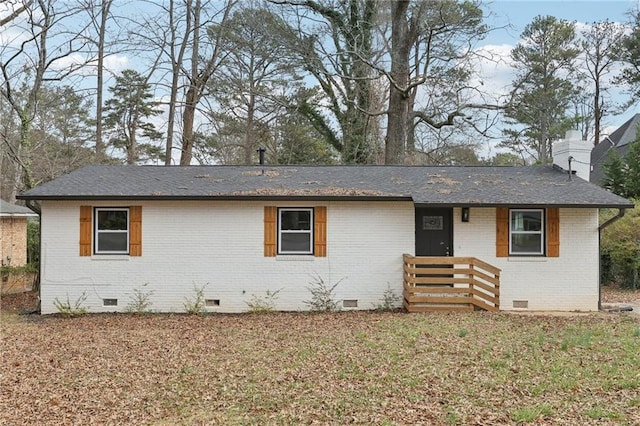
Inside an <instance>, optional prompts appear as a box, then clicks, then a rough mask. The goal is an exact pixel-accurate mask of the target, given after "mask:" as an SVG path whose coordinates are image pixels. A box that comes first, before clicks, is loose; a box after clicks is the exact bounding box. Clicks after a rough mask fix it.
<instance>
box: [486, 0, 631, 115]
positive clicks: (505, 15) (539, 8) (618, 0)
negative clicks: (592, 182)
mask: <svg viewBox="0 0 640 426" xmlns="http://www.w3.org/2000/svg"><path fill="white" fill-rule="evenodd" d="M639 7H640V0H590V1H584V0H582V1H572V0H563V1H551V0H497V1H493V2H487V3H486V5H485V7H484V10H485V16H486V24H487V25H489V26H490V27H494V28H497V29H496V30H495V31H492V32H491V33H490V34H489V35H488V36H487V37H486V38H485V40H483V41H482V42H481V43H480V46H483V47H484V48H485V49H488V50H490V51H491V52H493V53H496V54H499V55H501V56H502V57H504V58H505V61H506V62H504V63H502V64H497V65H496V64H491V65H489V64H486V65H485V66H484V71H485V76H486V77H487V80H489V81H485V84H489V85H491V87H493V88H494V89H493V90H495V91H496V92H499V91H501V88H504V87H505V86H506V85H508V84H509V82H510V81H511V79H512V76H513V75H512V69H511V67H509V64H508V56H509V51H510V50H511V49H512V48H513V47H514V46H515V45H516V44H517V43H518V39H519V37H520V34H521V33H522V31H523V30H524V27H525V26H526V25H527V24H529V23H531V21H533V19H534V18H535V17H536V16H538V15H542V16H545V15H551V16H555V17H556V18H559V19H566V20H568V21H575V22H576V26H577V28H578V30H579V29H580V28H585V25H588V24H589V23H592V22H595V21H602V20H605V19H608V20H609V21H612V22H620V23H627V22H629V20H630V16H629V12H630V11H635V10H638V8H639ZM635 113H640V102H638V103H636V105H635V106H633V107H631V108H630V109H629V110H627V111H625V112H624V113H623V114H621V115H618V116H610V117H607V118H606V119H605V124H606V125H607V126H610V127H613V128H617V127H618V126H619V125H621V124H623V123H624V122H625V121H626V120H627V119H628V118H630V117H631V116H632V115H633V114H635Z"/></svg>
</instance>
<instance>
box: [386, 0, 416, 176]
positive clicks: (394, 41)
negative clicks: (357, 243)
mask: <svg viewBox="0 0 640 426" xmlns="http://www.w3.org/2000/svg"><path fill="white" fill-rule="evenodd" d="M391 8H392V10H391V73H390V74H391V82H390V85H389V111H388V113H387V117H388V122H387V137H386V143H385V155H384V160H385V164H403V163H404V153H405V147H406V144H407V132H408V129H407V125H408V123H409V96H408V93H407V86H408V83H409V45H410V44H409V42H408V37H409V25H408V22H407V11H408V8H409V1H408V0H404V1H396V2H394V3H392V4H391Z"/></svg>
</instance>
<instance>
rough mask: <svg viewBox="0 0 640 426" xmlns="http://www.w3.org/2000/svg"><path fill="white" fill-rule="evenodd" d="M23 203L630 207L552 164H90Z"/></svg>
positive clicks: (29, 193)
mask: <svg viewBox="0 0 640 426" xmlns="http://www.w3.org/2000/svg"><path fill="white" fill-rule="evenodd" d="M19 198H22V199H28V200H47V199H51V200H98V199H110V200H116V199H117V200H127V199H135V200H167V199H178V200H180V199H185V200H187V199H192V200H193V199H311V200H336V199H347V200H413V201H414V202H415V203H416V204H430V205H442V206H505V205H518V206H547V205H555V206H576V207H632V206H633V204H632V203H631V202H629V201H628V200H625V199H624V198H621V197H619V196H617V195H615V194H612V193H610V192H608V191H606V190H604V189H602V188H600V187H598V186H596V185H593V184H590V183H588V182H585V181H584V180H582V179H580V178H578V177H575V176H574V177H573V178H572V179H571V180H569V176H568V174H567V173H566V172H564V171H561V170H557V169H554V168H551V167H542V166H531V167H448V166H445V167H437V166H429V167H427V166H424V167H422V166H170V167H166V166H110V165H92V166H87V167H84V168H82V169H80V170H77V171H75V172H72V173H70V174H68V175H65V176H62V177H59V178H57V179H55V180H53V181H51V182H48V183H45V184H43V185H40V186H38V187H36V188H33V189H31V190H29V191H27V192H25V193H23V194H21V195H20V196H19Z"/></svg>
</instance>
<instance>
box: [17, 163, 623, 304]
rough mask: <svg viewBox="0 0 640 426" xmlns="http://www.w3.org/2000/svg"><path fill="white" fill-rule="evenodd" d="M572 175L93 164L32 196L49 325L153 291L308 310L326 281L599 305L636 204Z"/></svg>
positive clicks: (357, 289) (355, 293)
mask: <svg viewBox="0 0 640 426" xmlns="http://www.w3.org/2000/svg"><path fill="white" fill-rule="evenodd" d="M569 177H570V176H569V174H568V173H567V172H566V171H564V170H562V169H560V168H558V167H553V168H552V167H542V166H536V167H418V166H413V167H411V166H185V167H182V166H181V167H177V166H176V167H160V166H109V165H95V166H87V167H85V168H83V169H80V170H77V171H75V172H73V173H70V174H68V175H65V176H62V177H60V178H58V179H55V180H53V181H51V182H49V183H46V184H43V185H41V186H39V187H36V188H34V189H32V190H29V191H27V192H26V193H24V194H22V195H21V196H20V198H22V199H25V200H28V201H36V200H37V201H38V202H39V203H40V207H41V225H42V229H41V232H42V235H41V244H42V246H41V249H42V252H41V312H42V313H43V314H48V313H55V312H56V307H55V305H54V301H55V300H56V299H58V300H60V301H64V300H67V298H68V299H69V300H71V301H72V302H73V301H74V300H76V299H78V298H80V297H81V296H82V295H83V294H84V295H85V296H86V300H85V301H84V302H83V303H84V306H85V307H86V308H87V309H88V310H89V312H110V311H123V310H125V308H126V306H127V305H128V304H129V303H130V302H131V300H132V297H133V295H134V290H135V289H144V291H147V292H152V293H151V299H150V300H151V302H152V305H151V309H152V310H154V311H161V312H183V311H184V303H185V300H186V299H191V298H193V296H194V292H195V290H194V288H204V297H205V299H206V301H207V303H206V305H207V307H206V309H207V310H209V311H211V312H242V311H246V310H247V308H248V307H247V302H249V301H250V300H251V298H252V297H254V296H256V297H262V296H264V295H265V294H266V292H267V291H270V292H275V291H277V290H280V291H279V293H278V296H277V299H276V300H275V307H276V308H277V309H279V310H305V309H308V305H307V304H305V303H304V302H305V301H308V300H309V299H310V293H309V289H308V287H309V285H310V283H311V282H312V281H313V280H314V279H316V278H317V277H321V278H322V279H323V280H324V281H325V282H327V283H331V284H333V283H335V282H338V281H340V284H339V285H338V286H337V287H336V289H335V297H336V300H339V301H340V303H341V306H344V307H345V308H346V309H371V308H372V307H374V305H376V304H378V303H380V300H381V298H382V296H383V293H384V292H385V290H387V289H388V288H391V289H392V290H393V291H394V292H395V294H397V295H398V296H401V295H403V294H404V299H405V306H407V307H409V308H411V309H410V310H421V309H449V308H460V309H474V308H476V309H478V308H484V309H489V310H498V309H502V310H510V309H529V310H582V311H591V310H597V309H598V303H599V266H598V265H599V261H598V259H599V254H598V252H599V240H598V235H599V224H598V209H599V208H602V207H613V208H619V209H625V208H631V207H633V204H632V203H630V202H629V201H628V200H625V199H623V198H620V197H618V196H616V195H614V194H611V193H609V192H607V191H605V190H604V189H602V188H599V187H597V186H596V185H592V184H590V183H588V182H585V181H584V180H582V179H579V178H576V177H575V176H574V177H573V178H571V179H570V178H569ZM143 286H144V287H143ZM416 289H420V290H419V291H418V290H416ZM425 289H426V290H425ZM403 290H404V293H403ZM400 300H402V299H400ZM454 302H455V303H454ZM400 303H401V302H400Z"/></svg>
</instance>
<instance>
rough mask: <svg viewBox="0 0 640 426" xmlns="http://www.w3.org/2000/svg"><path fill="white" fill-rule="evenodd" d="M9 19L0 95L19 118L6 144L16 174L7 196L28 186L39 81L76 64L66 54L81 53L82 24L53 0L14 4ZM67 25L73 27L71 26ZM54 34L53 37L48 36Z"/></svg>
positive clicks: (1, 49) (58, 76) (0, 58)
mask: <svg viewBox="0 0 640 426" xmlns="http://www.w3.org/2000/svg"><path fill="white" fill-rule="evenodd" d="M13 15H15V16H14V17H13V18H12V19H11V21H10V22H9V23H10V24H11V29H13V30H14V31H13V32H12V33H15V34H18V35H17V36H16V38H14V39H12V40H8V41H7V42H6V43H5V45H3V46H0V73H1V76H0V96H2V97H4V98H5V99H6V100H7V102H8V103H9V105H10V106H11V109H12V111H13V113H14V114H16V116H17V117H18V119H19V121H20V134H19V140H18V142H17V143H16V144H14V145H13V147H12V149H11V150H10V155H11V158H12V160H13V162H14V164H15V165H16V169H15V172H16V175H19V176H20V179H19V188H18V187H17V186H16V188H15V190H14V191H13V192H12V194H11V197H10V198H15V195H16V193H17V191H18V189H20V190H23V189H29V188H31V187H33V185H34V181H33V179H32V170H31V151H32V140H31V138H30V130H31V124H32V122H33V119H34V116H35V114H36V111H37V110H38V107H39V98H40V92H41V90H42V86H43V84H44V83H46V82H48V81H52V82H56V81H62V80H64V79H66V78H68V77H69V76H70V75H72V74H73V73H74V72H75V71H77V70H78V69H79V68H81V67H82V66H83V65H84V64H85V63H86V60H81V61H77V60H76V59H75V58H71V55H72V54H76V53H86V52H84V49H85V47H86V44H87V43H86V41H85V40H83V39H82V37H81V36H80V35H81V34H82V33H83V32H84V31H85V30H86V28H87V26H86V24H85V23H83V22H82V21H81V20H79V19H78V8H77V7H75V6H72V7H65V6H63V5H60V4H57V3H56V2H55V1H54V0H37V1H27V0H24V1H23V2H22V3H21V4H18V3H16V4H15V5H14V13H13ZM70 28H73V29H72V30H71V29H70ZM54 40H55V41H54Z"/></svg>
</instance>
